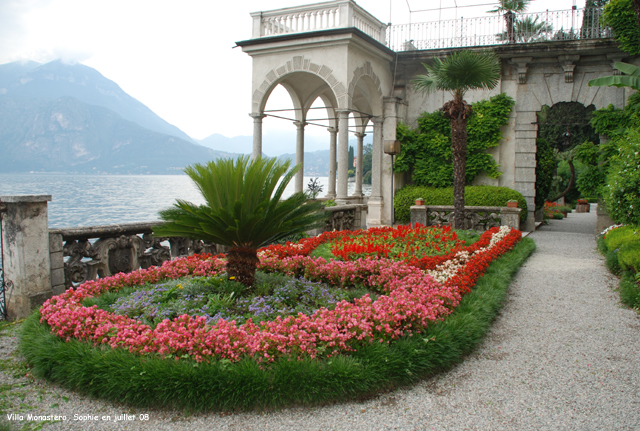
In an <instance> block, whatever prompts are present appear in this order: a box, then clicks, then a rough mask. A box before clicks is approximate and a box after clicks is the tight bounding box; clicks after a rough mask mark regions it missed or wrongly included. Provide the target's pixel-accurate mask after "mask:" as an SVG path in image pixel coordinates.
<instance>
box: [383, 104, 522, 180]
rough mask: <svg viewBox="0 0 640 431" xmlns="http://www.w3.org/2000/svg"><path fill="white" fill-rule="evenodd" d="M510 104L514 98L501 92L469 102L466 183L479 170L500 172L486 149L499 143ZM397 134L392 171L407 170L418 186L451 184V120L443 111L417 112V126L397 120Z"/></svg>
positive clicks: (493, 173)
mask: <svg viewBox="0 0 640 431" xmlns="http://www.w3.org/2000/svg"><path fill="white" fill-rule="evenodd" d="M513 104H514V101H513V99H512V98H511V97H509V96H507V95H506V94H504V93H502V94H499V95H497V96H493V97H491V98H490V99H489V100H481V101H479V102H476V103H473V104H472V108H473V114H472V115H471V117H470V118H469V120H468V122H467V133H468V137H467V169H466V176H465V180H466V183H467V184H470V183H471V182H472V181H473V180H474V179H475V178H476V177H477V176H478V175H479V174H480V173H482V172H485V173H486V174H487V176H489V177H490V178H498V177H499V176H500V175H502V172H500V170H499V167H500V165H498V164H497V163H496V162H495V160H494V159H493V157H491V155H490V154H487V153H486V152H485V150H486V149H488V148H492V147H496V146H498V144H499V143H500V140H501V139H502V134H501V133H500V128H501V127H502V126H505V125H506V124H507V121H508V118H509V113H510V112H511V109H512V108H513ZM397 137H398V139H399V140H400V141H401V142H402V152H401V153H400V155H399V156H398V157H397V159H396V161H395V164H394V165H393V166H394V171H396V172H409V173H410V174H411V178H412V181H413V183H415V184H417V185H421V186H429V187H439V188H442V187H450V186H452V185H453V159H452V154H451V124H450V122H449V120H448V119H447V118H445V116H444V114H443V113H442V111H436V112H431V113H427V112H425V113H423V114H422V115H420V117H419V118H418V128H417V129H410V128H409V127H408V126H407V125H406V124H404V123H400V124H399V125H398V130H397Z"/></svg>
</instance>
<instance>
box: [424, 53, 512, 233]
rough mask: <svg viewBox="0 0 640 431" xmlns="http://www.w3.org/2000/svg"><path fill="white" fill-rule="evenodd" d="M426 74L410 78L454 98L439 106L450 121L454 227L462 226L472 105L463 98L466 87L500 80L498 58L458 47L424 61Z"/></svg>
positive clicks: (490, 84)
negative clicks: (468, 133)
mask: <svg viewBox="0 0 640 431" xmlns="http://www.w3.org/2000/svg"><path fill="white" fill-rule="evenodd" d="M423 66H424V67H425V68H426V69H427V72H428V74H427V75H419V76H417V77H416V78H415V79H414V80H413V84H414V86H415V87H416V88H417V89H419V90H422V91H424V92H431V91H434V90H445V91H449V92H451V94H452V95H453V100H450V101H449V102H447V103H445V104H444V106H443V107H442V110H443V112H444V115H445V117H447V118H449V120H450V122H451V149H452V153H453V190H454V192H453V204H454V207H455V227H457V228H463V226H464V224H463V223H464V222H463V220H464V186H465V171H466V163H467V119H468V118H469V116H470V115H471V112H472V111H471V105H469V104H468V103H467V102H465V100H464V95H465V93H466V92H467V91H468V90H478V89H487V90H491V89H493V88H495V87H496V86H497V85H498V82H499V81H500V60H499V59H498V57H497V56H496V55H495V54H494V53H492V52H477V51H469V50H464V51H458V52H455V53H453V54H451V55H449V56H447V57H446V58H445V59H444V60H440V59H439V58H436V59H434V61H433V64H430V65H429V64H423Z"/></svg>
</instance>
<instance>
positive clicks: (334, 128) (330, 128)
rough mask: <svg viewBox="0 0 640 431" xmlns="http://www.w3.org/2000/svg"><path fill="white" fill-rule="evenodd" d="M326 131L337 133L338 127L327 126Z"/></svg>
mask: <svg viewBox="0 0 640 431" xmlns="http://www.w3.org/2000/svg"><path fill="white" fill-rule="evenodd" d="M327 131H328V132H329V133H338V128H337V127H327Z"/></svg>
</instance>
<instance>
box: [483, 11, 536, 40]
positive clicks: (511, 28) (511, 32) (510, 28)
mask: <svg viewBox="0 0 640 431" xmlns="http://www.w3.org/2000/svg"><path fill="white" fill-rule="evenodd" d="M530 1H531V0H498V6H497V7H496V8H495V9H494V10H490V11H489V13H500V14H503V16H504V21H505V24H506V27H507V28H506V30H507V31H506V39H505V40H508V41H509V43H515V42H516V37H515V22H516V13H522V12H524V11H526V10H527V8H528V7H529V2H530Z"/></svg>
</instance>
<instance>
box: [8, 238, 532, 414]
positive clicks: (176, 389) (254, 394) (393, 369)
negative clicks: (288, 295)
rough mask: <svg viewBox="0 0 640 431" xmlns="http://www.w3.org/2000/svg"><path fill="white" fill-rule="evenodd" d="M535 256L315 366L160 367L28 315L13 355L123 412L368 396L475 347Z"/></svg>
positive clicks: (515, 255)
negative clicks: (408, 331) (401, 333)
mask: <svg viewBox="0 0 640 431" xmlns="http://www.w3.org/2000/svg"><path fill="white" fill-rule="evenodd" d="M534 250H535V244H534V242H533V241H532V240H530V239H528V238H524V239H522V241H520V242H519V243H518V244H517V245H516V246H515V247H514V249H513V250H512V251H511V252H510V253H507V254H505V255H504V256H503V257H501V258H500V259H497V260H496V261H494V262H492V263H491V265H490V266H489V268H488V270H487V272H486V274H485V275H484V276H483V277H481V278H480V279H479V280H478V282H477V283H476V286H475V288H474V289H473V290H472V291H471V292H470V293H468V294H467V295H465V296H464V297H463V298H462V301H461V302H460V305H459V306H458V307H456V309H455V310H454V312H453V313H452V314H451V315H449V316H447V317H446V318H445V319H444V320H443V321H439V322H435V323H434V324H433V325H430V326H429V327H428V328H427V329H426V330H425V332H423V333H421V334H414V335H413V336H405V337H403V338H401V339H399V340H397V341H394V342H392V343H390V344H386V343H371V344H368V343H365V344H363V346H362V347H361V348H358V349H357V350H355V351H353V352H350V354H349V356H345V355H338V356H335V357H332V358H328V359H324V360H317V359H309V358H307V359H303V360H300V361H298V360H297V359H296V358H280V359H277V360H276V361H275V362H273V363H267V364H265V363H262V364H258V363H257V362H255V361H254V360H253V359H251V358H245V359H242V360H241V361H239V362H237V363H231V362H230V361H226V360H221V361H212V362H210V363H200V364H197V363H195V362H194V361H190V360H180V361H175V360H165V359H161V358H159V357H156V356H140V355H135V354H132V353H130V352H128V351H127V350H125V349H115V350H114V349H111V348H104V347H102V348H101V347H93V346H92V345H90V344H88V343H83V342H79V341H76V340H73V339H72V340H69V341H68V342H67V341H65V340H63V339H60V338H58V337H56V336H55V335H53V334H51V332H50V330H49V328H48V327H47V326H46V325H43V324H41V323H40V322H39V317H40V316H39V313H38V312H34V314H32V315H31V316H30V317H29V318H28V319H27V320H26V321H25V322H24V324H23V326H22V330H23V332H22V336H21V340H20V352H21V354H22V355H23V356H24V357H25V358H26V360H27V361H28V363H29V364H30V365H31V366H32V367H33V368H32V369H31V372H32V373H33V374H34V375H35V376H38V377H41V378H46V379H49V380H53V381H55V382H57V383H59V384H61V385H63V386H65V387H67V388H72V389H74V390H78V391H80V392H82V393H84V394H87V395H89V396H93V397H98V398H101V399H107V400H112V401H117V402H118V403H124V404H126V405H130V406H140V407H153V408H160V409H163V408H177V409H185V410H189V411H212V410H224V411H235V410H239V409H242V410H250V409H273V408H281V407H284V406H289V405H317V404H323V403H328V402H336V401H341V400H349V399H354V398H361V397H366V396H371V395H374V394H377V393H379V391H380V390H390V389H393V388H395V387H398V386H401V385H406V384H408V383H411V382H416V381H418V380H419V379H421V378H424V377H426V376H429V375H433V374H434V373H437V372H440V371H443V370H447V369H449V368H451V367H452V366H453V365H455V364H456V363H458V362H460V361H462V360H463V358H464V357H465V355H468V354H469V353H471V352H472V351H473V349H474V348H475V347H476V346H477V345H478V344H479V343H480V342H481V341H482V339H483V338H484V336H485V334H486V333H487V331H488V329H489V327H490V325H491V323H492V322H493V320H494V319H495V318H496V316H497V313H498V312H499V310H500V309H501V308H502V304H503V303H504V301H505V298H506V295H507V290H508V287H509V284H510V283H511V279H512V278H513V276H514V275H515V273H516V272H517V271H518V269H519V268H520V266H521V265H522V264H523V263H524V262H525V260H526V259H527V258H528V257H529V255H531V253H533V251H534Z"/></svg>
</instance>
